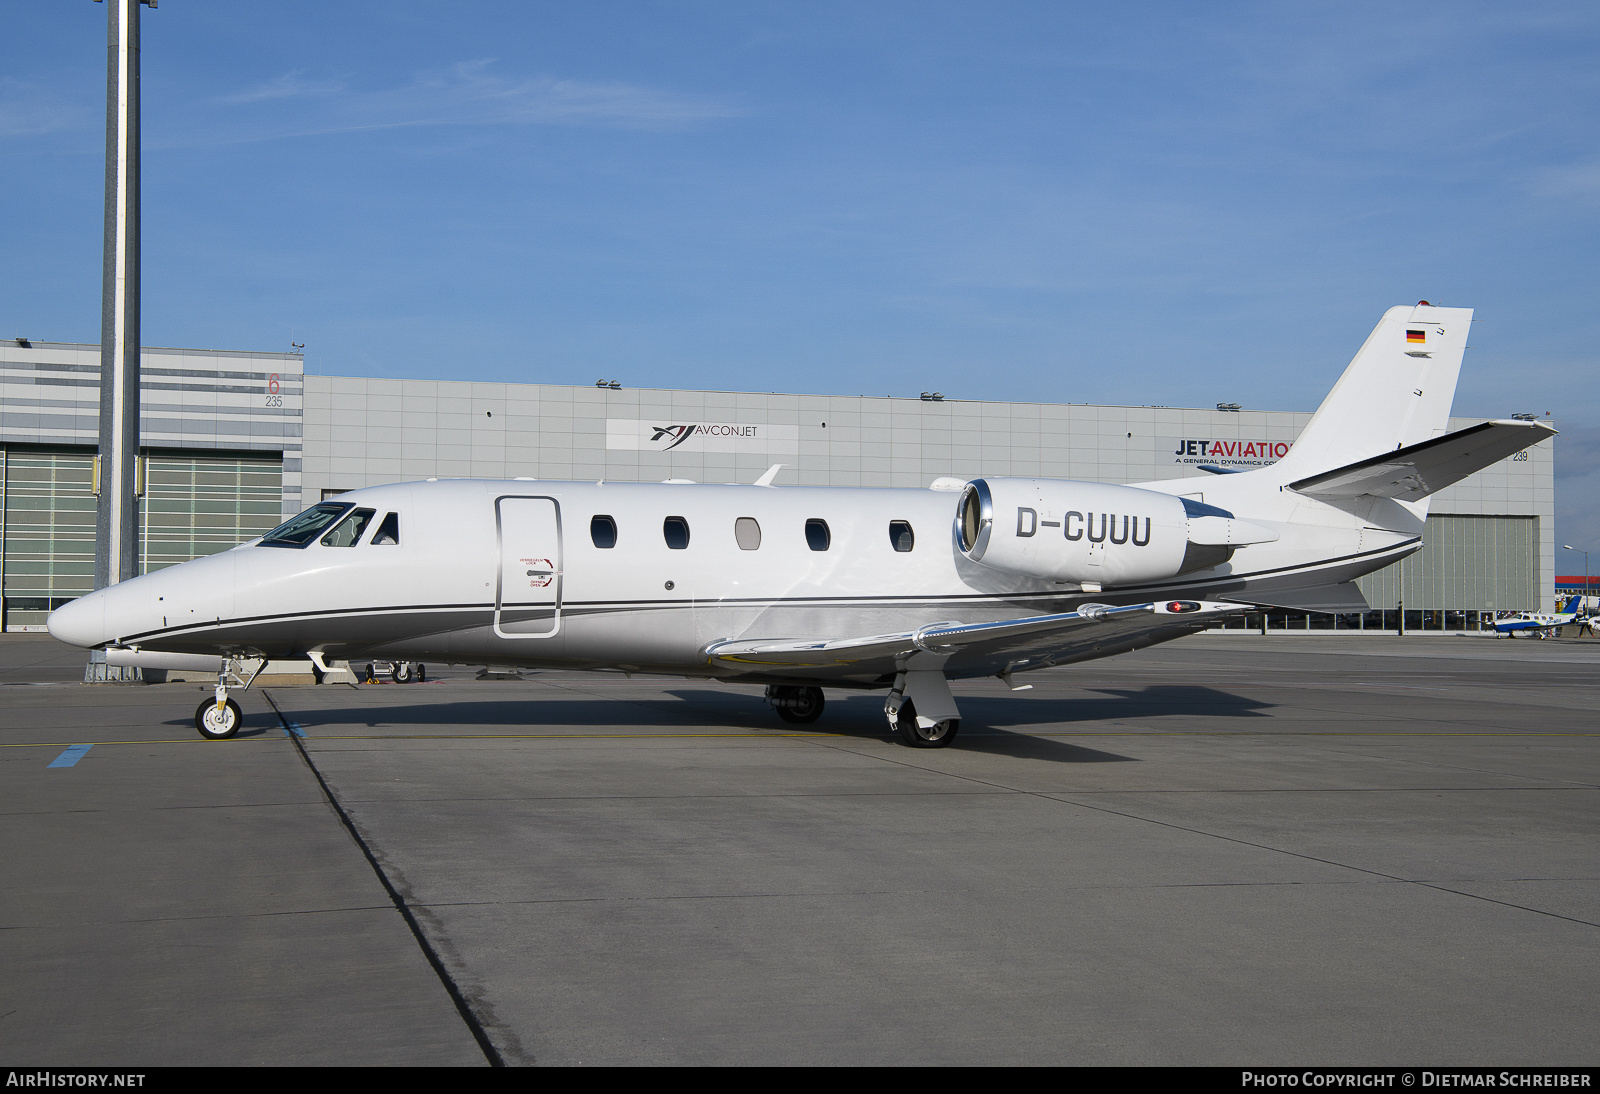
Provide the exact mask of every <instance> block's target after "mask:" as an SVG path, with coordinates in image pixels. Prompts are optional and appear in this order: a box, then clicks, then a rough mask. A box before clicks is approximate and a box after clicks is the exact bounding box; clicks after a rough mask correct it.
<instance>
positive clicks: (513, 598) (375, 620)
mask: <svg viewBox="0 0 1600 1094" xmlns="http://www.w3.org/2000/svg"><path fill="white" fill-rule="evenodd" d="M1471 314H1472V313H1471V311H1470V310H1468V309H1464V308H1436V307H1432V306H1430V305H1428V304H1426V303H1423V304H1419V305H1418V306H1416V307H1397V308H1391V309H1390V310H1389V311H1388V312H1387V313H1386V314H1385V315H1384V317H1383V319H1382V321H1381V322H1379V324H1378V326H1377V328H1376V329H1374V330H1373V332H1372V334H1371V336H1370V337H1369V338H1368V339H1367V341H1366V343H1365V345H1363V346H1362V348H1361V350H1360V352H1359V353H1358V354H1356V357H1355V359H1354V360H1353V361H1352V362H1351V364H1350V366H1349V367H1348V368H1347V369H1346V370H1345V373H1344V375H1343V377H1342V378H1341V379H1340V380H1339V382H1338V384H1337V385H1335V387H1334V389H1333V391H1332V393H1331V394H1330V395H1329V396H1328V398H1327V399H1326V400H1325V401H1324V402H1323V404H1322V406H1321V408H1320V409H1319V410H1318V411H1317V413H1316V415H1315V417H1313V418H1312V420H1311V422H1310V424H1308V425H1307V426H1306V428H1305V431H1304V432H1303V433H1302V434H1301V436H1300V438H1299V440H1298V441H1297V442H1296V443H1295V445H1294V447H1293V449H1292V450H1291V451H1290V452H1289V454H1288V456H1287V457H1285V458H1284V459H1282V460H1280V461H1279V462H1278V463H1277V464H1274V465H1272V466H1270V467H1264V468H1260V469H1256V470H1251V471H1246V472H1242V473H1237V474H1224V475H1219V476H1218V477H1216V478H1212V479H1196V478H1181V479H1172V480H1167V481H1161V482H1148V483H1140V484H1137V485H1133V486H1113V485H1107V484H1103V483H1094V482H1073V481H1065V480H1051V479H1022V478H979V479H973V480H971V481H962V480H940V481H938V482H936V483H934V485H933V487H932V488H931V489H927V490H921V489H886V490H880V489H845V488H811V487H778V486H774V485H772V484H771V481H772V474H773V473H772V472H769V473H768V474H767V475H764V476H762V480H761V481H759V482H758V483H756V484H754V485H750V486H736V485H728V486H717V485H700V484H687V483H674V482H667V483H650V484H644V483H609V482H607V483H573V482H537V481H531V480H522V479H514V480H509V481H492V482H490V481H476V480H452V481H433V480H430V481H428V482H413V483H402V484H397V485H393V486H378V487H372V488H370V489H365V490H356V491H352V492H350V493H348V494H343V495H341V496H339V497H338V498H337V499H335V500H330V501H326V502H323V503H322V504H320V505H315V506H312V507H311V508H310V509H307V510H306V511H305V512H304V513H301V514H300V515H299V516H297V517H295V518H294V519H293V520H291V521H289V522H288V523H286V524H284V525H282V526H281V527H279V528H277V529H275V530H273V531H272V532H269V533H268V534H267V535H265V536H263V537H261V538H260V539H258V540H252V541H250V542H248V543H245V544H242V545H240V546H239V547H237V548H235V549H234V550H231V551H226V552H223V553H222V554H217V555H212V556H209V557H206V558H199V559H196V560H194V561H193V562H187V563H184V564H183V565H181V566H174V567H171V568H168V569H164V570H159V571H157V572H155V573H152V574H147V575H145V576H143V577H138V578H134V579H132V580H129V581H124V582H122V583H121V584H118V585H115V586H112V587H110V588H106V589H101V590H99V591H97V592H94V593H91V594H89V595H88V596H84V597H81V598H80V599H78V600H75V601H73V602H72V603H70V604H68V605H65V606H64V607H61V608H58V609H57V610H56V611H55V612H54V613H53V614H52V615H51V616H50V632H51V633H52V634H54V635H55V636H56V637H57V638H59V639H61V640H62V641H65V642H70V643H72V644H73V645H77V646H84V647H88V648H93V649H104V650H106V651H107V658H108V660H109V661H111V662H112V663H113V664H117V663H121V664H140V663H150V664H159V663H161V662H160V660H159V659H161V658H170V657H171V656H172V655H174V654H190V655H206V656H208V657H210V658H212V659H215V658H217V657H219V656H221V657H226V658H236V659H242V658H256V659H263V663H265V661H267V660H275V659H291V658H293V659H299V658H310V659H312V660H313V661H314V662H316V663H318V664H320V665H323V666H326V664H327V662H328V661H329V660H331V659H340V660H349V659H355V658H375V659H381V660H387V661H411V662H420V661H440V662H447V663H457V664H489V665H496V666H500V665H511V666H525V667H548V668H560V669H590V670H598V671H613V672H615V671H622V672H628V673H656V674H670V675H679V676H686V677H694V678H710V679H717V680H723V681H729V682H740V683H759V684H765V685H767V691H766V695H767V701H768V702H769V703H770V704H771V705H772V706H773V707H774V708H775V710H776V712H777V714H778V715H779V716H780V717H781V718H783V719H784V720H785V721H788V722H793V723H809V722H812V721H814V720H815V719H816V718H817V717H818V716H819V715H820V714H821V713H822V709H823V691H822V689H823V688H825V687H829V688H852V689H886V690H887V691H888V699H887V701H886V702H885V704H884V712H885V715H886V717H887V719H888V721H889V724H890V726H891V727H892V729H893V730H895V731H898V732H899V733H900V735H901V736H902V738H903V739H904V741H905V742H906V743H907V744H909V745H912V746H916V747H939V746H943V745H948V744H949V743H950V742H951V740H952V739H954V737H955V736H956V731H957V728H958V726H959V724H960V722H959V719H960V714H959V712H958V710H957V708H956V704H955V702H954V701H953V700H952V698H951V694H950V687H949V681H950V680H951V679H955V678H963V677H979V676H997V677H999V678H1000V679H1001V680H1002V681H1005V682H1006V683H1007V684H1009V685H1010V686H1012V687H1014V688H1022V687H1026V686H1028V685H1026V684H1019V683H1017V682H1016V676H1017V674H1020V673H1024V672H1028V671H1031V670H1033V669H1039V668H1045V667H1047V666H1051V665H1064V664H1068V663H1071V662H1075V661H1085V660H1089V659H1092V658H1098V657H1107V656H1110V655H1112V654H1116V653H1123V652H1126V651H1128V650H1134V649H1140V648H1142V647H1145V646H1150V645H1153V644H1155V643H1158V642H1165V641H1169V640H1171V639H1174V638H1178V637H1181V636H1182V635H1186V634H1190V633H1192V632H1194V631H1197V630H1200V629H1202V628H1204V627H1207V626H1210V625H1212V624H1215V623H1216V622H1218V621H1219V620H1221V619H1224V618H1226V617H1228V616H1230V615H1233V614H1237V613H1239V612H1242V611H1244V610H1245V608H1246V606H1247V605H1273V606H1281V607H1289V608H1300V609H1309V610H1322V611H1359V610H1363V609H1365V608H1366V602H1365V601H1364V600H1363V599H1362V597H1361V594H1360V593H1359V592H1358V591H1357V590H1356V588H1355V586H1354V585H1352V584H1351V583H1350V582H1351V581H1352V580H1353V579H1354V578H1356V577H1358V576H1360V575H1362V574H1365V573H1369V572H1371V571H1373V570H1377V569H1379V568H1381V567H1383V566H1387V565H1389V564H1390V563H1393V562H1395V561H1397V560H1398V559H1401V558H1403V557H1405V556H1406V555H1408V554H1410V553H1411V552H1413V551H1415V550H1417V549H1418V548H1419V547H1420V546H1421V536H1422V529H1423V523H1424V518H1425V516H1426V513H1427V501H1426V499H1427V497H1428V495H1430V494H1432V493H1433V492H1434V491H1437V490H1439V489H1441V488H1443V487H1445V486H1448V485H1449V484H1451V483H1453V482H1456V481H1458V480H1460V479H1462V478H1465V477H1466V476H1467V475H1469V474H1471V473H1472V472H1474V471H1477V470H1479V469H1480V468H1483V467H1486V466H1488V465H1489V464H1491V463H1494V462H1495V461H1497V460H1500V459H1504V458H1506V457H1508V456H1510V455H1512V454H1513V453H1515V452H1518V451H1520V450H1522V449H1524V448H1526V447H1527V446H1529V445H1531V444H1534V443H1536V442H1538V441H1540V440H1543V439H1544V438H1546V437H1548V436H1550V435H1551V434H1552V433H1554V430H1552V429H1550V428H1549V427H1548V426H1545V425H1542V424H1540V423H1537V422H1525V421H1494V422H1486V423H1484V424H1481V425H1476V426H1472V427H1471V428H1468V429H1463V430H1460V431H1458V432H1455V433H1446V432H1445V430H1446V428H1447V421H1448V418H1449V414H1450V404H1451V400H1452V399H1453V397H1454V392H1455V386H1456V376H1457V372H1458V370H1459V368H1460V364H1461V357H1462V351H1463V349H1464V348H1465V345H1466V337H1467V330H1468V327H1469V325H1470V322H1471ZM167 663H169V664H170V663H171V662H170V661H168V662H167ZM212 663H213V664H215V663H216V662H215V660H213V661H212ZM226 664H228V662H224V665H226ZM232 679H233V678H232V677H231V676H230V675H229V674H228V673H227V672H224V673H222V674H220V675H219V682H218V685H217V689H216V695H215V699H214V700H211V699H208V700H207V701H206V702H204V703H202V704H201V705H200V709H199V710H198V711H197V712H196V715H195V723H196V726H197V727H198V729H199V731H200V732H201V733H202V734H204V735H205V736H207V737H217V738H220V737H229V736H232V735H233V734H234V733H235V732H236V731H237V730H238V728H239V724H240V720H241V715H240V712H239V707H238V704H237V703H236V702H235V701H234V700H232V699H230V698H229V697H228V688H229V686H230V681H231V680H232ZM245 686H246V687H248V686H249V682H248V681H246V682H245Z"/></svg>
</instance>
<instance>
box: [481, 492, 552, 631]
mask: <svg viewBox="0 0 1600 1094" xmlns="http://www.w3.org/2000/svg"><path fill="white" fill-rule="evenodd" d="M494 509H495V529H496V532H497V538H498V540H499V551H500V566H499V579H498V581H497V582H496V583H495V598H494V633H495V634H497V635H499V636H500V637H501V638H550V637H552V636H554V635H555V634H556V632H557V631H559V630H560V629H561V507H560V506H559V505H557V504H556V500H555V499H554V498H496V499H495V502H494Z"/></svg>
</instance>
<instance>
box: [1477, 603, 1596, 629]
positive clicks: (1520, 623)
mask: <svg viewBox="0 0 1600 1094" xmlns="http://www.w3.org/2000/svg"><path fill="white" fill-rule="evenodd" d="M1587 620H1588V617H1587V616H1586V615H1584V613H1583V596H1582V595H1581V594H1580V595H1578V596H1574V597H1573V598H1572V599H1571V600H1568V601H1567V603H1566V606H1565V607H1563V608H1562V609H1561V610H1560V611H1559V612H1519V613H1518V614H1516V615H1509V616H1507V617H1506V618H1504V619H1496V620H1495V621H1494V629H1495V630H1497V631H1499V632H1500V633H1501V634H1503V635H1505V636H1506V637H1507V638H1515V637H1516V636H1517V635H1519V634H1526V635H1528V636H1530V637H1532V638H1548V637H1549V636H1550V632H1551V631H1553V630H1554V629H1555V628H1557V627H1565V626H1568V625H1569V624H1572V623H1577V624H1580V625H1582V624H1584V623H1585V622H1587Z"/></svg>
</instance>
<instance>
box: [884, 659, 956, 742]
mask: <svg viewBox="0 0 1600 1094" xmlns="http://www.w3.org/2000/svg"><path fill="white" fill-rule="evenodd" d="M919 704H920V709H919ZM883 713H884V715H885V716H886V717H888V719H889V726H890V728H891V729H893V730H894V731H895V732H896V733H898V734H900V739H901V740H902V741H904V742H905V743H906V744H908V745H910V746H911V747H912V748H944V747H945V746H946V745H948V744H949V743H950V742H951V741H953V740H955V739H956V732H957V731H958V730H960V728H961V712H960V711H958V710H957V709H956V701H955V699H954V698H952V697H951V695H950V681H948V680H946V679H945V677H944V673H942V672H939V671H936V670H918V671H914V672H902V673H900V674H899V675H898V676H896V677H895V678H894V687H893V688H891V689H890V691H889V698H888V699H886V700H884V704H883Z"/></svg>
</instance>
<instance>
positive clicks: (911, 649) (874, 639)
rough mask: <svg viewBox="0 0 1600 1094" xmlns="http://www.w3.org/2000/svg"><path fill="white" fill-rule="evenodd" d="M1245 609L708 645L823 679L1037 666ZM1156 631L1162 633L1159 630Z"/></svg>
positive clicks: (1100, 609) (1193, 605)
mask: <svg viewBox="0 0 1600 1094" xmlns="http://www.w3.org/2000/svg"><path fill="white" fill-rule="evenodd" d="M1244 610H1245V608H1244V607H1243V606H1242V605H1238V604H1219V603H1211V602H1206V601H1197V600H1187V601H1167V602H1164V603H1155V604H1133V605H1129V606H1127V607H1111V606H1110V605H1105V604H1093V605H1092V604H1085V605H1082V606H1081V607H1080V608H1079V609H1078V610H1077V611H1075V612H1064V613H1061V614H1057V615H1036V616H1030V617H1028V618H1024V619H1004V620H999V621H997V622H993V623H930V624H928V625H926V626H923V627H919V628H917V629H916V630H910V631H902V632H900V633H898V634H878V635H871V636H867V637H862V638H839V639H832V640H829V641H820V642H819V641H817V640H815V639H812V640H797V639H771V638H769V639H754V640H750V639H738V640H734V641H727V642H714V643H712V644H711V645H709V646H707V647H706V649H705V657H706V660H707V662H708V663H710V664H712V665H716V666H719V667H722V668H727V669H732V670H736V671H740V672H748V673H761V674H763V675H787V676H798V677H805V678H822V677H826V676H829V675H834V676H839V675H850V676H861V675H863V674H884V673H893V672H896V671H899V670H900V669H901V668H903V667H904V663H905V661H906V660H907V659H908V658H914V657H917V656H918V655H922V654H927V655H933V656H936V657H937V656H945V657H948V664H947V665H946V668H948V669H950V670H952V671H955V672H958V673H960V674H961V675H980V674H986V673H990V672H1000V671H1012V668H1013V667H1014V668H1015V669H1016V670H1017V671H1021V670H1023V669H1024V668H1040V667H1043V666H1044V665H1047V664H1058V663H1062V662H1065V661H1070V660H1075V659H1077V658H1078V657H1079V655H1080V654H1087V655H1090V656H1103V655H1104V654H1106V653H1111V652H1121V651H1122V650H1126V649H1134V648H1137V647H1138V646H1141V645H1148V644H1150V643H1151V642H1153V641H1165V640H1166V639H1167V638H1176V637H1180V636H1181V635H1182V634H1184V633H1187V632H1189V631H1196V630H1201V629H1203V628H1205V627H1208V626H1211V625H1213V624H1214V623H1216V622H1217V621H1218V620H1219V619H1221V618H1223V617H1226V616H1229V615H1236V614H1238V613H1239V612H1242V611H1244ZM1158 634H1159V637H1157V635H1158Z"/></svg>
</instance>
